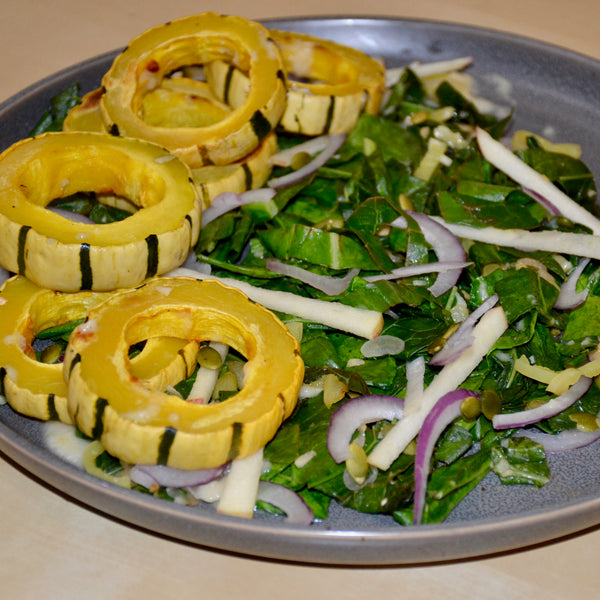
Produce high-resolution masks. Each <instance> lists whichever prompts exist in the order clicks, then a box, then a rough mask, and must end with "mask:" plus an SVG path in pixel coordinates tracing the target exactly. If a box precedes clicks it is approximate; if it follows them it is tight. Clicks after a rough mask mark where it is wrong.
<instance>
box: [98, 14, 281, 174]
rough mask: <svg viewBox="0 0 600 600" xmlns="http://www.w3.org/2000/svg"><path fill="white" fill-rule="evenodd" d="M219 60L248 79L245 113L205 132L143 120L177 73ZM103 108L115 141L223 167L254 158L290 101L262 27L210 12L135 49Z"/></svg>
mask: <svg viewBox="0 0 600 600" xmlns="http://www.w3.org/2000/svg"><path fill="white" fill-rule="evenodd" d="M213 60H223V61H225V62H227V63H232V64H234V65H236V66H237V67H238V68H240V69H242V70H243V71H245V72H247V73H248V77H249V93H248V96H247V98H246V100H245V102H244V103H243V105H241V106H240V107H237V108H236V110H234V111H232V112H231V114H230V115H228V116H226V117H225V118H223V119H222V120H220V121H218V122H216V123H213V124H211V125H208V126H206V127H162V126H153V125H151V124H149V123H147V122H146V121H145V120H144V118H143V113H144V99H145V97H146V96H147V95H148V94H150V93H152V92H153V90H156V89H157V88H159V87H160V85H161V83H162V81H163V80H164V78H165V77H166V76H168V75H169V74H170V73H172V72H174V71H177V70H179V69H181V68H185V67H186V66H196V65H204V64H206V63H209V62H211V61H213ZM102 85H103V91H104V93H103V95H102V99H101V101H100V109H101V113H102V117H103V120H104V122H105V125H106V127H107V129H108V131H110V132H111V133H113V134H116V135H121V136H129V137H136V138H140V139H145V140H149V141H152V142H155V143H158V144H160V145H162V146H164V147H165V148H168V149H169V150H170V151H172V152H174V153H176V154H177V155H178V156H180V157H181V158H182V160H184V161H185V162H186V163H187V164H188V165H190V167H192V168H197V167H201V166H205V165H211V164H216V165H223V164H228V163H231V162H234V161H236V160H239V159H241V158H242V157H244V156H246V155H248V154H250V153H251V152H252V151H253V150H254V149H255V148H256V147H257V146H258V145H259V144H260V142H261V141H262V140H263V139H264V137H265V136H266V135H267V134H268V133H269V132H270V131H271V130H272V129H273V128H274V127H275V126H276V125H277V123H278V122H279V119H280V117H281V115H282V113H283V110H284V107H285V99H286V81H285V75H284V73H283V62H282V58H281V54H280V52H279V50H278V48H277V46H276V45H275V44H274V42H273V40H271V39H270V37H269V34H268V32H267V30H266V29H265V28H264V27H263V26H262V25H260V24H258V23H255V22H253V21H249V20H247V19H244V18H242V17H233V16H222V15H217V14H215V13H204V14H200V15H195V16H191V17H185V18H182V19H178V20H175V21H171V22H169V23H166V24H165V25H161V26H158V27H154V28H152V29H149V30H147V31H145V32H144V33H142V34H141V35H140V36H138V37H137V38H135V39H134V40H132V41H131V42H130V44H129V45H128V46H127V48H126V49H125V50H124V51H123V52H122V53H121V54H120V55H119V56H118V57H117V58H116V59H115V61H114V63H113V65H112V66H111V68H110V69H109V70H108V72H107V73H106V74H105V76H104V78H103V80H102Z"/></svg>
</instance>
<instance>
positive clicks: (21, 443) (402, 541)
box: [0, 15, 600, 565]
mask: <svg viewBox="0 0 600 600" xmlns="http://www.w3.org/2000/svg"><path fill="white" fill-rule="evenodd" d="M345 21H352V22H353V24H354V25H356V26H358V27H360V26H363V27H364V26H367V25H369V24H382V25H383V24H389V23H395V24H398V25H399V24H406V25H408V26H413V27H418V28H435V29H438V30H444V31H448V30H452V31H454V32H460V33H464V32H474V33H476V34H477V35H483V36H492V37H494V38H496V39H499V40H500V41H502V42H506V41H508V42H509V43H518V44H521V45H523V44H524V45H527V46H531V47H534V48H536V49H538V50H541V51H543V52H552V53H558V54H560V55H561V57H566V58H567V59H570V60H577V61H582V62H583V63H584V64H585V65H586V66H588V67H590V68H592V69H594V70H597V71H598V72H599V73H600V61H598V60H596V59H595V58H593V57H590V56H588V55H585V54H582V53H578V52H576V51H573V50H570V49H568V48H564V47H562V46H559V45H555V44H552V43H548V42H544V41H541V40H538V39H535V38H531V37H527V36H523V35H520V34H515V33H510V32H505V31H502V30H498V29H492V28H487V27H481V26H477V25H469V24H465V25H463V24H460V23H454V22H449V21H439V20H433V19H420V18H404V17H386V16H380V15H378V16H369V15H352V16H336V15H324V16H320V15H319V16H311V15H303V16H299V17H280V18H273V19H261V20H260V22H261V23H263V24H265V25H266V26H268V27H271V28H272V27H276V26H278V25H281V24H293V23H296V24H299V23H302V24H304V25H307V24H309V23H311V22H321V23H322V22H331V23H336V24H341V23H342V22H345ZM120 51H121V48H118V49H114V50H110V51H107V52H104V53H102V54H99V55H97V56H94V57H91V58H88V59H86V60H84V61H81V62H78V63H74V64H72V65H69V66H67V67H65V68H63V69H60V70H58V71H56V72H54V73H52V74H50V75H48V76H46V77H44V78H42V79H40V80H38V81H37V82H34V83H32V84H31V85H29V86H27V87H25V88H24V89H22V90H20V91H19V92H17V93H16V94H13V95H12V96H10V97H9V98H7V99H6V100H4V101H3V102H2V103H0V115H2V114H3V113H4V112H5V111H6V110H8V109H10V108H14V107H15V105H18V104H19V103H20V102H22V101H24V99H25V98H28V97H31V96H36V95H38V94H40V93H41V92H42V91H43V90H44V89H46V88H47V87H49V86H51V85H53V84H56V82H57V81H58V80H64V79H65V78H68V77H71V76H73V75H75V74H77V73H79V72H81V70H82V69H84V68H88V69H91V68H93V67H94V66H98V65H101V64H105V63H106V62H107V61H109V60H112V58H114V56H116V55H117V54H118V52H120ZM8 410H11V411H12V409H10V407H9V408H8ZM17 416H18V418H21V419H27V418H26V417H21V416H20V415H17ZM46 454H48V455H52V456H53V457H54V458H56V457H55V455H53V454H52V453H51V451H50V450H47V449H46V448H43V447H41V446H38V445H36V444H34V443H33V442H32V441H31V440H29V439H27V438H25V437H24V436H23V435H21V434H20V433H18V432H16V431H15V430H12V429H11V428H10V427H8V426H7V425H6V424H5V423H4V422H2V421H0V455H5V456H7V457H9V458H10V459H11V460H12V461H14V462H15V463H17V464H18V465H20V466H21V467H23V468H24V469H25V471H26V472H27V473H28V474H30V475H34V476H35V477H37V478H38V479H40V480H42V482H43V483H44V484H46V485H48V486H49V487H50V488H52V489H53V490H55V491H58V492H60V493H63V494H66V495H68V496H70V497H73V498H75V499H77V500H79V501H81V502H83V503H84V504H85V505H86V507H90V508H93V509H95V510H97V511H99V512H100V513H102V514H103V515H105V516H106V517H107V518H111V517H112V518H116V519H119V520H123V518H122V517H121V516H119V515H115V514H111V512H110V511H107V510H106V509H105V508H103V507H101V506H98V505H97V504H95V503H94V502H90V501H89V500H88V499H87V497H88V495H89V494H98V492H100V493H101V495H104V496H105V497H107V498H108V499H109V500H110V504H111V505H112V503H114V502H117V503H120V502H122V496H123V494H124V493H125V494H126V496H125V497H126V498H127V499H129V500H131V502H128V504H133V505H135V506H140V505H142V506H143V507H144V508H150V509H151V511H152V512H158V513H163V514H165V513H167V514H168V516H169V517H170V518H172V519H175V520H184V521H185V520H190V515H189V514H187V513H188V512H189V511H186V514H185V515H184V516H182V515H183V511H181V510H179V507H177V506H176V505H170V504H169V503H167V502H165V501H164V500H160V499H156V498H154V497H152V496H145V495H143V494H140V493H139V492H135V491H132V490H125V489H123V488H118V487H117V486H110V485H108V484H105V483H103V482H102V481H101V480H99V479H97V478H95V477H93V476H91V475H88V474H87V473H85V472H81V471H79V470H78V469H77V468H76V467H74V466H73V465H70V464H69V463H62V464H61V465H59V466H60V467H62V468H59V467H58V466H56V465H54V464H51V466H50V471H52V472H53V474H54V479H53V480H48V479H47V478H46V477H44V474H43V472H44V471H46V472H47V471H48V469H49V466H48V461H47V460H44V457H45V455H46ZM65 481H66V482H69V483H70V485H71V486H72V487H71V489H70V490H69V491H65V490H63V489H61V488H60V487H58V485H56V483H57V482H58V483H60V484H62V483H64V482H65ZM73 491H75V492H76V493H73ZM167 507H169V508H171V509H175V510H168V508H167ZM215 517H216V518H215ZM557 518H558V519H559V520H562V522H563V523H565V526H564V527H563V528H562V529H560V528H559V531H558V532H557V530H556V529H555V530H554V531H553V532H552V533H549V532H546V534H545V533H544V530H545V526H546V525H547V524H548V523H549V522H550V521H552V522H555V521H556V519H557ZM124 520H125V522H126V523H129V524H131V525H136V526H139V527H141V528H143V529H145V530H147V531H148V532H151V533H159V534H161V535H165V536H167V537H173V536H172V533H169V531H168V529H169V524H168V523H166V524H165V525H159V526H158V528H156V527H153V526H151V525H149V524H148V519H146V518H142V519H137V520H136V519H135V518H133V519H132V518H125V519H124ZM191 520H192V521H193V522H194V523H195V524H202V525H204V526H207V527H209V528H212V529H215V528H216V529H226V530H227V531H228V532H230V533H234V532H237V533H239V532H242V533H243V536H244V540H243V543H241V544H235V543H234V544H232V543H231V542H230V543H229V544H224V545H219V544H215V543H214V541H213V543H208V544H204V543H203V542H200V541H199V540H198V536H197V535H193V536H191V537H190V538H186V537H185V535H182V534H180V535H176V536H175V539H177V540H181V541H186V542H189V543H194V544H198V545H202V546H207V547H209V548H210V549H213V550H224V551H229V552H241V553H243V554H244V555H250V556H262V557H266V558H272V559H279V560H291V561H297V562H302V563H315V562H316V563H318V564H331V565H340V564H346V565H350V564H352V565H375V564H386V565H391V564H418V563H423V562H427V563H431V562H441V561H446V560H456V559H469V558H474V557H481V556H487V555H490V554H494V553H497V552H503V551H507V550H516V549H520V548H524V547H527V546H531V545H534V544H539V543H542V542H547V541H550V540H558V539H560V538H561V537H563V536H565V535H570V534H576V533H578V532H581V531H583V530H586V529H588V528H590V527H595V526H597V525H598V524H599V523H600V497H590V498H585V499H584V500H573V501H572V502H570V503H564V504H561V505H560V506H558V507H557V508H555V509H552V510H551V511H548V510H543V511H536V510H532V511H526V512H520V513H518V514H517V515H506V516H504V517H501V518H494V519H491V518H490V519H482V520H479V521H466V522H465V521H459V522H452V523H441V524H431V525H421V526H419V529H418V531H417V530H416V529H412V528H409V527H403V526H401V525H398V526H397V528H396V527H393V528H392V527H389V528H385V529H364V530H347V531H346V530H344V531H342V530H328V529H327V528H300V527H295V526H289V525H286V524H282V523H280V522H277V523H276V524H274V525H272V524H271V523H270V522H269V521H263V520H258V519H257V520H250V521H246V520H243V519H237V518H235V517H228V516H226V515H218V514H217V513H216V512H215V513H212V512H208V511H202V512H200V511H197V513H196V515H195V518H193V519H191ZM524 520H525V521H527V523H526V524H523V523H522V521H524ZM208 521H209V522H208ZM567 522H568V523H569V525H568V526H567V525H566V523H567ZM523 526H526V527H528V528H529V529H531V530H534V531H535V535H534V536H533V537H531V536H530V538H528V539H527V540H526V541H525V542H524V543H520V542H519V541H518V540H516V539H513V538H510V536H508V537H509V538H510V541H508V540H506V541H505V542H504V543H503V544H499V545H498V546H497V547H495V548H493V549H491V550H487V551H484V552H479V551H477V550H478V548H480V545H481V544H480V543H479V545H478V543H477V538H479V537H480V536H481V535H492V534H494V533H498V531H499V530H500V529H502V530H504V529H506V528H507V527H508V528H509V529H511V532H512V530H513V529H514V531H515V533H517V532H518V530H519V529H520V528H521V527H523ZM273 535H275V536H281V535H285V536H291V537H293V538H295V542H294V543H292V544H291V545H292V546H293V547H292V548H287V549H286V551H285V552H282V551H281V549H279V550H278V551H274V552H273V551H270V550H269V548H268V543H269V541H270V540H271V539H272V537H273ZM457 535H459V536H462V538H463V539H465V538H467V539H470V540H471V542H472V544H473V546H472V547H471V548H472V549H471V550H463V551H458V550H457V549H456V547H455V546H453V545H452V544H450V543H449V547H450V550H449V551H444V550H440V551H439V552H438V554H431V552H430V545H429V543H430V541H431V540H439V539H440V538H443V539H444V540H445V541H447V542H450V540H451V538H454V537H455V536H457ZM248 536H250V537H251V538H252V537H254V536H258V537H259V538H261V540H262V546H261V548H260V549H258V550H257V548H255V547H253V544H252V543H251V540H250V539H246V538H248ZM417 538H418V539H417ZM398 544H399V545H404V550H406V549H407V548H406V545H408V546H409V548H408V550H409V552H408V553H407V552H404V551H402V549H401V550H400V552H398V549H397V548H396V546H397V545H398ZM332 545H335V555H334V556H332V548H331V546H332ZM307 546H309V547H313V546H314V547H315V550H317V552H316V554H313V555H312V556H310V557H308V556H307V554H306V547H307ZM353 546H356V547H353ZM486 547H489V545H488V544H486ZM349 549H351V551H353V552H356V554H354V555H350V554H349V553H348V550H349ZM385 550H387V551H392V555H391V556H388V557H382V556H381V555H380V553H381V552H382V551H385ZM394 550H396V551H395V552H394Z"/></svg>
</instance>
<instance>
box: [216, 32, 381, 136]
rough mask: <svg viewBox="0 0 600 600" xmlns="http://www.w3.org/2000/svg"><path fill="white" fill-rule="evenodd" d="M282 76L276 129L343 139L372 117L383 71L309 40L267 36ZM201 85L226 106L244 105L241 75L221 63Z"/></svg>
mask: <svg viewBox="0 0 600 600" xmlns="http://www.w3.org/2000/svg"><path fill="white" fill-rule="evenodd" d="M271 35H272V37H273V39H274V40H275V42H276V43H277V45H278V46H279V48H280V50H281V53H282V56H283V59H284V64H285V68H286V73H287V75H288V85H289V89H288V94H287V105H286V109H285V112H284V114H283V115H282V117H281V120H280V123H279V125H280V127H282V128H283V129H284V130H286V131H289V132H292V133H300V134H304V135H323V134H327V133H345V132H348V131H350V129H352V127H353V126H354V125H355V124H356V121H357V119H358V117H359V116H360V115H361V113H362V112H366V113H368V114H373V115H374V114H377V112H378V111H379V108H380V106H381V101H382V99H383V94H384V91H385V70H384V68H383V66H382V65H381V64H380V63H378V62H377V61H376V60H374V59H373V58H371V57H369V56H367V55H366V54H364V53H362V52H360V51H358V50H355V49H354V48H350V47H348V46H343V45H341V44H337V43H335V42H331V41H328V40H323V39H320V38H316V37H313V36H309V35H305V34H300V33H293V32H286V31H276V30H272V31H271ZM206 77H207V81H208V82H209V84H210V85H211V87H212V88H213V89H214V90H215V93H216V94H217V96H218V97H219V98H221V99H224V98H226V99H227V101H228V102H229V103H231V105H232V106H234V107H235V106H238V105H240V104H241V103H242V102H244V100H245V98H246V96H247V94H248V91H249V89H250V88H249V82H248V79H247V77H246V76H245V74H244V73H243V72H242V71H241V70H239V69H235V68H234V67H233V66H231V65H228V64H226V63H224V62H222V61H215V62H213V63H211V64H210V65H207V67H206Z"/></svg>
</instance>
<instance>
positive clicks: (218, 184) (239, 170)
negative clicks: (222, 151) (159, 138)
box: [192, 133, 277, 209]
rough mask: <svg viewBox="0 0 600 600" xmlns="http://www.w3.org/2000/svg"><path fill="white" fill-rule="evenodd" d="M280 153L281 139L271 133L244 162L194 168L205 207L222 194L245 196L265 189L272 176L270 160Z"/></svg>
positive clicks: (194, 175) (195, 181)
mask: <svg viewBox="0 0 600 600" xmlns="http://www.w3.org/2000/svg"><path fill="white" fill-rule="evenodd" d="M276 152H277V136H276V135H275V133H270V134H269V135H268V136H267V137H266V138H265V139H264V140H263V141H262V142H261V144H260V146H259V147H258V148H257V149H256V150H255V151H254V152H252V153H251V154H249V155H248V156H245V157H244V158H243V159H241V160H239V161H236V162H234V163H231V164H229V165H220V166H212V167H200V168H199V169H192V179H193V181H194V185H195V186H196V188H197V190H198V193H199V195H200V198H201V200H202V207H203V209H204V208H207V207H209V206H210V205H211V203H212V201H213V200H214V198H215V196H217V195H218V194H220V193H221V192H234V193H236V194H241V193H242V192H245V191H246V190H252V189H256V188H259V187H262V186H263V184H264V183H265V181H267V179H268V178H269V175H270V174H271V164H270V163H269V159H270V158H271V156H273V154H275V153H276Z"/></svg>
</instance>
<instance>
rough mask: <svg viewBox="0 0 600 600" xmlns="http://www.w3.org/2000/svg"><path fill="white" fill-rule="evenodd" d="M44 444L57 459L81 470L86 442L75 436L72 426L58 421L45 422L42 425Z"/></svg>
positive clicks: (87, 443)
mask: <svg viewBox="0 0 600 600" xmlns="http://www.w3.org/2000/svg"><path fill="white" fill-rule="evenodd" d="M43 434H44V442H45V444H46V446H47V447H48V449H49V450H51V451H52V452H54V454H56V455H57V456H58V457H59V458H62V459H63V460H65V461H66V462H68V463H70V464H72V465H75V466H76V467H79V468H81V469H83V452H84V450H85V449H86V448H87V446H88V445H89V443H90V442H89V441H88V440H84V439H82V438H80V437H78V436H77V434H76V433H75V428H74V427H73V426H72V425H67V424H65V423H61V422H60V421H47V422H46V423H44V425H43Z"/></svg>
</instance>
